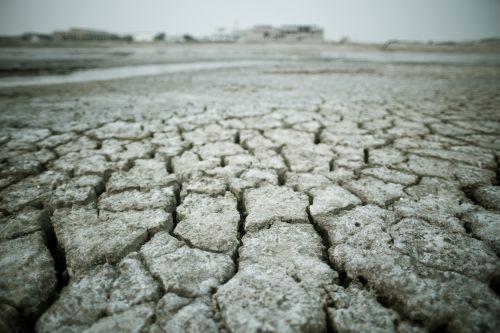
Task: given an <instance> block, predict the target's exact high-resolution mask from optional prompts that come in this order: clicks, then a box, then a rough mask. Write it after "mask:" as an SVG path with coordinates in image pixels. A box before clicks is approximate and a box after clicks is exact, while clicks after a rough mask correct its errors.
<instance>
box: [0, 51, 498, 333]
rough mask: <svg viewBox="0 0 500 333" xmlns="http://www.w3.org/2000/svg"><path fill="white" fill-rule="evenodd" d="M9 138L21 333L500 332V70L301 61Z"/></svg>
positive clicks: (107, 98)
mask: <svg viewBox="0 0 500 333" xmlns="http://www.w3.org/2000/svg"><path fill="white" fill-rule="evenodd" d="M185 48H186V49H187V51H189V48H190V47H188V46H185ZM191 48H195V46H191ZM198 51H200V50H198ZM202 51H203V50H201V51H200V52H202ZM282 52H283V53H285V54H286V52H290V51H289V50H288V49H284V50H282ZM308 52H309V53H308ZM311 52H312V53H311ZM212 56H213V55H212ZM221 57H222V56H221ZM0 124H1V125H0V145H1V146H0V151H1V152H0V155H1V160H0V331H2V332H29V331H36V332H40V333H49V332H50V333H54V332H61V333H63V332H64V333H66V332H75V333H76V332H144V333H161V332H165V333H177V332H191V333H195V332H227V333H230V332H234V333H239V332H241V333H247V332H250V333H251V332H255V333H257V332H280V333H292V332H339V333H342V332H398V333H407V332H408V333H409V332H499V331H500V298H499V291H500V260H499V255H500V210H499V209H500V187H499V183H498V177H499V157H500V68H499V67H495V66H487V65H460V64H427V65H423V64H402V63H399V64H388V63H371V62H363V61H358V62H338V61H337V62H335V61H330V62H328V61H320V60H317V59H316V58H315V57H314V50H312V51H307V50H303V53H301V54H300V55H299V57H298V59H295V60H290V59H288V60H285V61H281V62H276V63H273V64H267V65H266V66H264V67H260V66H249V67H245V68H230V69H217V70H199V71H196V72H190V73H175V74H168V75H159V76H150V77H136V78H130V79H125V80H113V81H101V82H87V83H79V84H73V85H54V86H46V87H37V88H30V87H25V88H9V89H2V90H0Z"/></svg>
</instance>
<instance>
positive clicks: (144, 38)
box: [130, 31, 158, 43]
mask: <svg viewBox="0 0 500 333" xmlns="http://www.w3.org/2000/svg"><path fill="white" fill-rule="evenodd" d="M130 35H131V36H132V40H133V41H134V42H140V43H148V42H154V41H155V37H156V35H158V33H157V32H145V31H142V32H134V33H131V34H130Z"/></svg>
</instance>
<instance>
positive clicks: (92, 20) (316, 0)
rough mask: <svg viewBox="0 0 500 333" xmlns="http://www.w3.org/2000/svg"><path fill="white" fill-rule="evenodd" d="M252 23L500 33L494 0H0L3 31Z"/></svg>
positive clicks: (459, 35) (185, 30) (499, 10)
mask: <svg viewBox="0 0 500 333" xmlns="http://www.w3.org/2000/svg"><path fill="white" fill-rule="evenodd" d="M257 24H270V25H274V26H280V25H284V24H314V25H318V26H320V27H322V28H323V29H324V31H325V38H326V39H329V40H337V39H340V38H342V37H344V36H346V37H348V38H349V39H350V40H354V41H361V42H384V41H387V40H391V39H399V40H415V41H430V40H433V41H447V40H454V41H461V40H476V39H482V38H491V37H500V0H476V1H473V0H437V1H432V0H422V1H418V2H413V1H410V0H380V1H377V2H376V3H375V1H370V0H354V1H335V0H334V1H328V0H313V1H308V2H307V3H306V2H305V1H300V0H288V1H283V0H268V1H262V0H256V1H253V2H251V3H249V2H244V1H229V0H213V1H210V2H209V3H208V2H201V1H196V0H185V1H183V2H174V1H160V0H145V1H141V2H139V1H136V0H121V1H120V0H108V1H106V2H99V1H98V0H88V1H86V2H85V3H83V2H77V3H69V2H68V1H64V0H45V1H43V2H41V1H36V0H3V1H1V2H0V34H2V35H15V34H21V33H24V32H28V31H30V32H43V33H50V32H53V31H55V30H66V29H68V28H71V27H84V28H91V29H99V30H107V31H110V32H114V33H121V34H126V33H135V32H165V33H166V34H167V35H182V34H192V35H194V36H206V35H209V34H211V33H213V32H215V31H216V30H217V28H219V27H224V28H226V29H228V30H231V29H234V28H240V29H245V28H249V27H252V26H254V25H257Z"/></svg>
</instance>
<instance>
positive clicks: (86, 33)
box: [53, 28, 120, 41]
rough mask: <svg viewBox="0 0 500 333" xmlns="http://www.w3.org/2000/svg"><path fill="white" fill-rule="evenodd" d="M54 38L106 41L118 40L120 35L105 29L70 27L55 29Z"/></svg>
mask: <svg viewBox="0 0 500 333" xmlns="http://www.w3.org/2000/svg"><path fill="white" fill-rule="evenodd" d="M53 36H54V40H70V41H106V40H119V39H120V37H119V36H118V35H116V34H112V33H109V32H107V31H101V30H92V29H82V28H72V29H69V30H67V31H56V32H54V34H53Z"/></svg>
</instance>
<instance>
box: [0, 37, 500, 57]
mask: <svg viewBox="0 0 500 333" xmlns="http://www.w3.org/2000/svg"><path fill="white" fill-rule="evenodd" d="M176 45H193V46H194V45H199V46H202V47H203V46H217V45H224V46H228V45H237V46H238V47H241V46H243V47H244V46H245V45H247V46H249V47H250V48H251V47H252V45H259V46H269V47H272V45H279V46H285V47H287V46H289V47H299V48H300V47H303V46H305V47H309V46H311V45H314V47H322V46H323V47H328V48H332V47H333V48H338V49H339V50H344V49H349V50H360V51H361V50H379V51H411V52H481V53H482V52H488V53H500V38H491V39H485V40H480V41H471V42H427V43H424V42H412V41H398V40H394V41H388V42H385V43H360V42H335V41H324V42H319V43H318V42H305V43H291V42H276V43H216V42H190V43H167V42H126V41H40V42H28V41H23V40H15V41H13V40H2V39H0V48H3V47H34V48H36V47H57V48H64V47H70V48H71V47H95V48H101V47H105V48H107V47H159V46H164V47H169V46H176Z"/></svg>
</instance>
